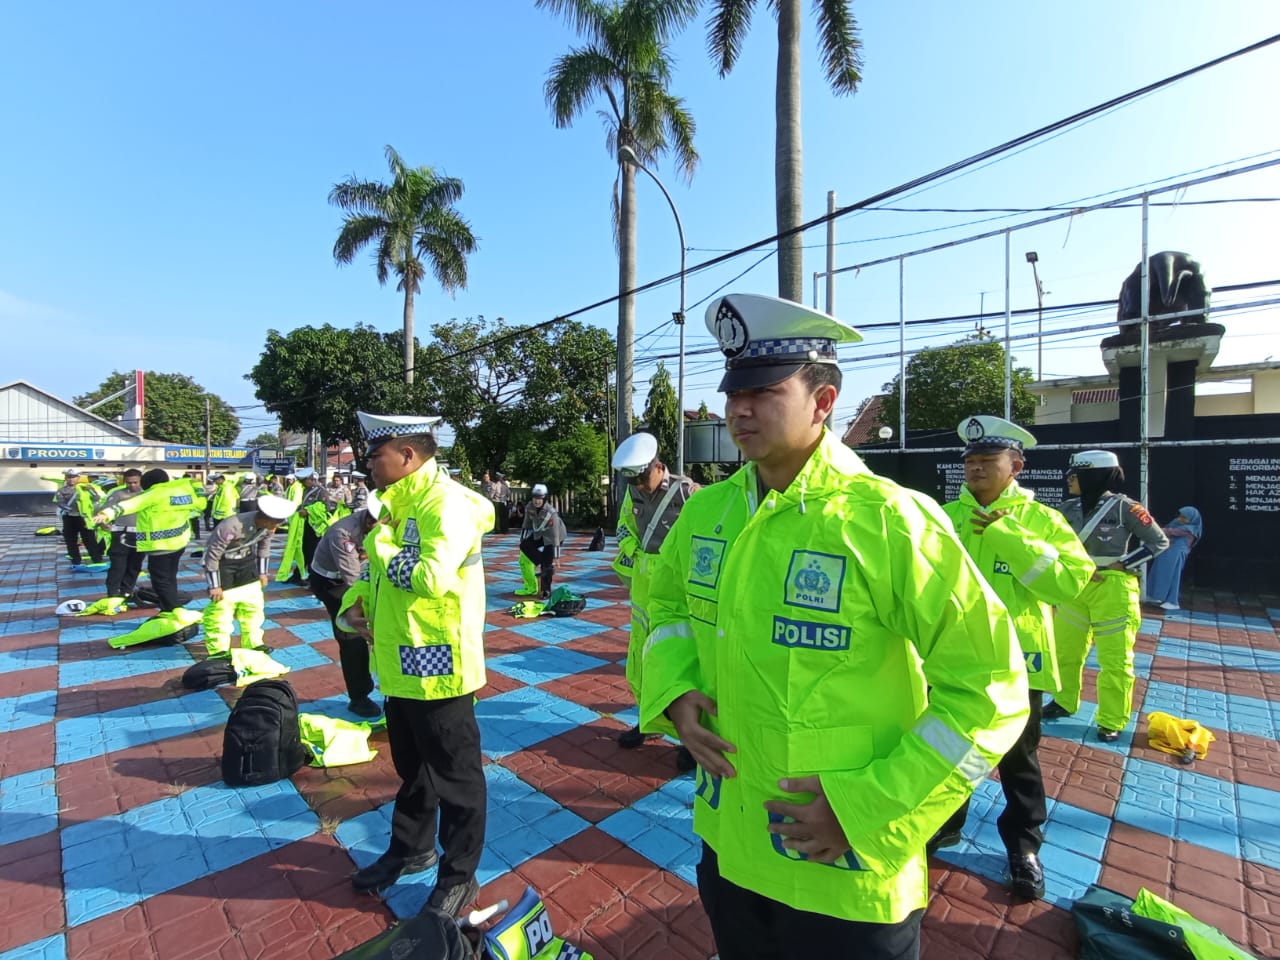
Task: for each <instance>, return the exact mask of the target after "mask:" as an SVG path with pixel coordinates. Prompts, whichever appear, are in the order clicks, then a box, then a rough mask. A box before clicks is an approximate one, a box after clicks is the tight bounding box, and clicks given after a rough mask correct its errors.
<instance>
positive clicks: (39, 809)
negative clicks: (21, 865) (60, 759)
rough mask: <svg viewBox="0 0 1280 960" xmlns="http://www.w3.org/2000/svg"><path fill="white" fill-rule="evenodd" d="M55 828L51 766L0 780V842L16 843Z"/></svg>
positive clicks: (56, 800)
mask: <svg viewBox="0 0 1280 960" xmlns="http://www.w3.org/2000/svg"><path fill="white" fill-rule="evenodd" d="M56 829H58V793H57V789H56V786H55V783H54V771H53V767H44V768H42V769H40V770H30V771H28V772H26V773H19V774H17V775H15V776H12V777H5V778H4V779H3V780H0V843H17V842H18V841H19V840H26V839H28V838H30V837H38V836H40V835H41V834H43V833H48V832H49V831H50V830H56Z"/></svg>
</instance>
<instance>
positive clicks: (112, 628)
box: [58, 620, 142, 643]
mask: <svg viewBox="0 0 1280 960" xmlns="http://www.w3.org/2000/svg"><path fill="white" fill-rule="evenodd" d="M130 622H132V623H133V624H134V625H135V626H136V625H137V624H138V623H141V622H142V621H140V620H137V621H130ZM128 629H132V627H124V626H122V625H121V624H120V623H116V622H114V621H111V620H106V621H94V622H82V621H79V620H72V621H70V622H69V623H65V624H63V625H62V629H61V630H59V631H58V642H59V643H88V642H89V641H91V640H110V639H111V638H112V637H116V636H119V635H120V634H121V633H123V632H125V630H128Z"/></svg>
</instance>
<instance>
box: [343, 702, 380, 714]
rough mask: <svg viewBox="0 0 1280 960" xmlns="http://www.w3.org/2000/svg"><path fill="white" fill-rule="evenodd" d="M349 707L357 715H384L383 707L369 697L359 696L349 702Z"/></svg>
mask: <svg viewBox="0 0 1280 960" xmlns="http://www.w3.org/2000/svg"><path fill="white" fill-rule="evenodd" d="M347 709H348V710H350V711H351V712H352V713H354V714H355V715H356V716H357V717H378V716H381V715H382V708H381V707H380V706H378V705H377V704H376V703H374V702H373V701H372V700H370V699H369V698H368V697H357V698H356V699H354V700H352V701H350V702H349V703H348V704H347Z"/></svg>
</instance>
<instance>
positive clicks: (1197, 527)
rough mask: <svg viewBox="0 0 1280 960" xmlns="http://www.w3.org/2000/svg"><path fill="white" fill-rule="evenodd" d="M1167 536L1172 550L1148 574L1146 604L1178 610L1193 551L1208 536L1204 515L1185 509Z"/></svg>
mask: <svg viewBox="0 0 1280 960" xmlns="http://www.w3.org/2000/svg"><path fill="white" fill-rule="evenodd" d="M1164 532H1165V533H1166V534H1168V536H1169V549H1168V550H1166V551H1164V553H1161V554H1159V555H1158V556H1157V557H1156V558H1155V559H1154V560H1152V561H1151V567H1150V568H1149V569H1148V570H1147V595H1146V596H1145V597H1144V598H1143V601H1142V602H1143V603H1149V604H1153V605H1159V606H1161V607H1163V608H1164V609H1165V610H1177V609H1178V592H1179V590H1180V589H1181V585H1182V567H1183V565H1184V564H1185V563H1186V562H1187V554H1188V553H1190V552H1191V548H1192V547H1194V546H1195V545H1196V544H1197V543H1199V542H1200V537H1201V536H1203V535H1204V524H1203V523H1202V522H1201V520H1200V511H1199V510H1197V509H1196V508H1195V507H1181V508H1180V509H1179V510H1178V517H1177V519H1176V520H1174V521H1173V522H1172V523H1170V524H1168V525H1167V526H1166V527H1165V528H1164Z"/></svg>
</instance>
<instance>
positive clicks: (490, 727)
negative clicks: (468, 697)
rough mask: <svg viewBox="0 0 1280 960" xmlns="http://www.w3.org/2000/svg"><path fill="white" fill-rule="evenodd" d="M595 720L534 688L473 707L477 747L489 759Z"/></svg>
mask: <svg viewBox="0 0 1280 960" xmlns="http://www.w3.org/2000/svg"><path fill="white" fill-rule="evenodd" d="M597 717H598V714H596V713H594V712H593V711H591V710H588V709H587V708H586V707H581V706H579V705H578V704H576V703H572V702H570V701H568V700H563V699H561V698H560V697H557V696H554V695H553V694H550V693H547V692H546V691H545V690H539V689H537V688H536V687H522V688H520V689H518V690H511V691H508V692H507V693H502V694H499V695H498V696H496V697H486V698H485V699H483V700H481V701H480V702H479V703H477V704H476V718H477V720H479V723H480V740H481V744H482V747H483V750H484V752H485V753H487V754H488V755H489V756H491V757H502V756H506V755H507V754H508V753H513V752H514V751H516V750H523V749H524V748H525V747H529V746H532V745H533V744H535V743H538V742H539V741H542V740H546V739H548V738H549V737H555V736H559V735H560V734H562V733H565V732H566V731H568V730H572V729H573V728H574V727H579V726H582V725H583V724H587V723H591V722H592V721H593V720H595V719H596V718H597Z"/></svg>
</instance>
